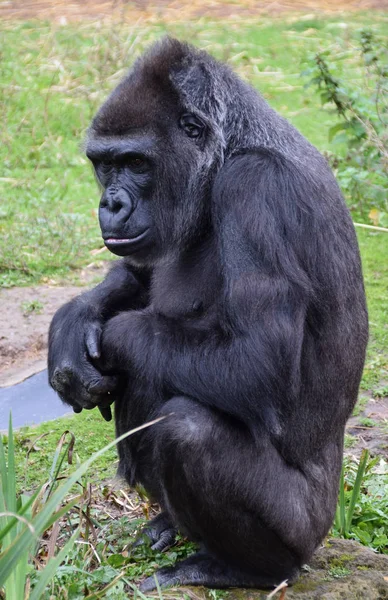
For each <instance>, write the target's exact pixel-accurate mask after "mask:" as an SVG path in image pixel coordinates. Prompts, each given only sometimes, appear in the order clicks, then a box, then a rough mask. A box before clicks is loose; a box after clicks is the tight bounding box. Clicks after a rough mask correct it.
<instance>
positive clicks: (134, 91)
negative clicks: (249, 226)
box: [86, 69, 214, 266]
mask: <svg viewBox="0 0 388 600" xmlns="http://www.w3.org/2000/svg"><path fill="white" fill-rule="evenodd" d="M156 94H158V99H159V101H158V103H156V104H153V102H152V99H153V98H155V96H156ZM117 95H119V98H120V102H119V101H118V98H117ZM123 97H124V100H123ZM141 99H144V100H143V101H141ZM118 102H119V105H118ZM146 104H147V107H146V108H145V105H146ZM123 106H124V107H125V110H122V109H123ZM198 112H199V111H198ZM209 137H210V136H209V128H208V127H207V125H206V123H205V122H204V119H203V118H201V116H200V115H198V114H194V112H193V111H191V112H188V111H187V109H186V108H185V107H184V106H181V103H179V102H177V98H176V93H175V92H174V90H173V88H172V87H171V85H169V84H168V80H167V84H166V81H164V82H163V87H162V89H160V82H159V81H156V82H155V81H153V80H152V78H151V80H149V79H147V80H146V81H145V78H144V76H139V75H138V74H137V73H136V69H135V71H133V72H132V73H131V74H130V76H129V77H128V79H127V80H124V82H122V83H121V84H120V85H119V86H118V88H117V89H116V90H115V91H114V92H113V94H112V95H111V97H110V98H108V100H107V102H106V103H105V104H104V105H103V106H102V108H101V109H100V111H99V112H98V114H97V115H96V117H95V119H94V121H93V123H92V126H91V129H90V131H89V135H88V140H87V147H86V154H87V156H88V158H89V159H90V160H91V161H92V163H93V166H94V169H95V173H96V177H97V179H98V182H99V183H100V185H101V186H102V189H103V194H102V197H101V201H100V208H99V219H100V226H101V232H102V237H103V239H104V243H105V245H106V247H107V248H108V249H109V250H110V251H111V252H113V253H114V254H117V255H118V256H125V257H128V260H129V262H131V263H132V264H134V265H137V266H142V265H147V266H152V265H154V264H155V263H156V262H157V261H158V260H159V259H161V258H162V257H163V256H165V255H166V254H171V253H174V251H181V250H182V249H183V248H184V247H185V246H186V245H187V244H189V243H190V242H191V241H192V240H193V239H195V238H196V236H197V235H198V232H201V234H202V233H203V231H204V230H205V229H206V228H207V225H206V221H209V215H208V212H209V202H206V193H207V192H208V189H209V185H208V180H209V177H210V173H211V172H212V169H211V168H209V161H208V158H207V157H208V154H209V149H208V145H209V144H208V138H209ZM211 155H212V156H213V155H214V152H211ZM210 166H211V165H210Z"/></svg>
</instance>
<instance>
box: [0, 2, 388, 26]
mask: <svg viewBox="0 0 388 600" xmlns="http://www.w3.org/2000/svg"><path fill="white" fill-rule="evenodd" d="M370 9H378V10H387V9H388V0H288V1H287V0H282V1H278V2H276V1H275V2H267V1H266V0H261V1H258V2H256V1H255V0H240V1H239V2H238V3H236V2H235V1H233V0H229V1H221V0H213V1H212V2H211V3H209V2H207V1H205V0H192V1H190V2H188V1H187V0H180V1H177V0H173V1H171V0H153V1H151V2H148V1H147V0H134V1H133V2H128V1H126V0H110V1H106V0H76V1H73V2H65V1H63V0H37V1H34V0H14V1H8V2H4V1H3V2H0V18H3V19H4V18H8V19H20V20H26V19H35V18H36V19H45V20H50V21H57V22H59V23H60V24H66V22H68V21H85V20H101V19H102V20H105V19H111V18H117V19H120V20H121V21H122V20H123V19H128V21H132V23H133V19H136V20H138V19H144V18H151V19H153V20H161V21H165V20H166V21H185V20H188V19H190V18H198V17H202V16H206V17H209V18H224V19H225V18H251V17H252V16H254V15H262V14H267V15H276V14H283V13H287V12H295V11H299V12H318V11H325V12H334V13H338V12H343V11H354V10H370Z"/></svg>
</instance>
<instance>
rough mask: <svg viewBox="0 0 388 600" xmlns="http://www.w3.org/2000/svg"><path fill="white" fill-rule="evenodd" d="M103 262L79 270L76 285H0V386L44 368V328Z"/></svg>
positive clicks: (95, 276) (98, 271) (97, 275)
mask: <svg viewBox="0 0 388 600" xmlns="http://www.w3.org/2000/svg"><path fill="white" fill-rule="evenodd" d="M106 270H107V266H106V265H103V266H101V265H100V264H97V265H96V266H94V265H92V266H91V267H90V268H86V269H83V270H82V271H81V272H80V273H79V277H78V279H79V281H80V284H81V285H80V286H75V285H66V286H61V285H55V284H46V285H38V286H33V287H22V288H17V287H15V288H11V289H0V307H1V308H0V387H6V386H9V385H14V384H15V383H18V382H20V381H23V380H24V379H26V378H27V377H29V376H30V375H32V374H34V373H37V372H39V371H41V370H42V369H44V368H46V361H47V337H48V329H49V325H50V322H51V319H52V318H53V316H54V313H55V312H56V311H57V310H58V308H59V307H60V306H62V304H64V303H65V302H68V301H69V300H71V299H72V298H74V296H77V295H78V294H80V293H82V291H84V289H86V288H87V287H88V286H89V285H90V283H91V282H96V280H98V279H100V278H102V277H103V276H104V273H105V272H106Z"/></svg>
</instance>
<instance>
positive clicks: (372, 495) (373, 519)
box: [333, 450, 388, 554]
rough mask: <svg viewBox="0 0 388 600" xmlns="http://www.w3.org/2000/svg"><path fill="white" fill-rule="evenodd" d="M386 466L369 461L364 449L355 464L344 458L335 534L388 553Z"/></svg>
mask: <svg viewBox="0 0 388 600" xmlns="http://www.w3.org/2000/svg"><path fill="white" fill-rule="evenodd" d="M387 498H388V464H387V462H386V461H385V460H384V459H382V458H380V457H376V458H373V459H371V460H369V453H368V451H367V450H363V452H362V454H361V458H360V461H359V463H358V465H356V464H355V463H354V461H350V460H349V459H347V458H345V461H344V464H343V468H342V473H341V481H340V493H339V501H338V506H337V512H336V518H335V524H334V531H333V533H334V535H337V536H339V537H345V538H350V539H355V540H357V541H359V542H360V543H361V544H364V545H365V546H370V547H371V548H374V549H375V550H378V551H379V552H383V553H385V554H388V503H387Z"/></svg>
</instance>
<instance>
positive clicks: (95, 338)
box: [85, 323, 102, 358]
mask: <svg viewBox="0 0 388 600" xmlns="http://www.w3.org/2000/svg"><path fill="white" fill-rule="evenodd" d="M101 332H102V330H101V327H100V325H99V324H98V323H92V324H91V325H89V328H88V329H87V331H86V333H85V344H86V348H87V351H88V354H89V356H90V358H100V356H101Z"/></svg>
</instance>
